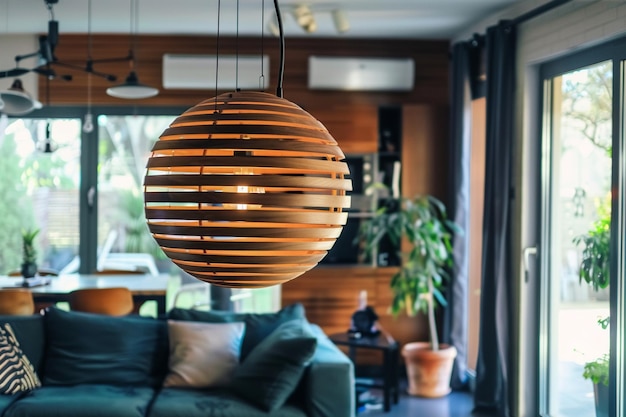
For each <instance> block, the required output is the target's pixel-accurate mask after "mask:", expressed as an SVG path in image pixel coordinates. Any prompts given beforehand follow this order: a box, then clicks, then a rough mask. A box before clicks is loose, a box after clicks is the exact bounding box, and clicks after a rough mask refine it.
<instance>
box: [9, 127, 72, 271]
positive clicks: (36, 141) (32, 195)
mask: <svg viewBox="0 0 626 417" xmlns="http://www.w3.org/2000/svg"><path fill="white" fill-rule="evenodd" d="M80 134H81V131H80V121H79V120H77V119H50V120H46V119H13V118H7V117H6V116H3V117H2V118H1V119H0V152H2V155H3V157H2V158H0V176H1V181H0V194H1V195H2V196H3V199H2V203H0V227H1V228H2V230H3V233H2V234H0V246H1V247H2V251H0V271H2V272H3V273H6V272H9V271H13V270H18V269H20V265H21V263H22V241H21V232H22V230H25V229H39V230H40V232H39V235H38V237H37V240H36V249H37V252H38V264H39V267H40V268H41V267H45V268H52V269H56V270H61V269H63V268H64V267H65V266H66V265H67V264H68V263H69V262H70V261H72V259H74V257H75V256H76V254H77V253H78V244H79V236H78V234H79V203H78V201H79V200H78V195H79V194H78V189H79V183H80V146H81V145H80ZM46 144H48V146H47V147H46Z"/></svg>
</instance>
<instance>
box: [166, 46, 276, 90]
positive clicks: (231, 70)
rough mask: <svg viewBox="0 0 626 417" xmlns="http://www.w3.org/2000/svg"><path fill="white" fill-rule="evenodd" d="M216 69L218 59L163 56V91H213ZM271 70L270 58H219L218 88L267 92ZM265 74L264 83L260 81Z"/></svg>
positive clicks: (222, 56) (230, 56) (251, 56)
mask: <svg viewBox="0 0 626 417" xmlns="http://www.w3.org/2000/svg"><path fill="white" fill-rule="evenodd" d="M261 61H262V62H263V67H262V68H263V72H261ZM217 65H218V59H217V57H216V56H215V55H180V54H164V55H163V88H165V89H192V90H214V89H215V70H216V67H217ZM269 68H270V59H269V57H268V56H267V55H263V59H262V57H261V55H239V56H238V57H237V56H235V55H220V56H219V68H218V74H217V88H218V89H219V90H234V89H235V88H240V89H242V90H265V89H266V88H267V87H268V84H269V82H268V78H269ZM262 73H263V74H264V77H263V80H261V79H260V76H261V74H262ZM237 74H238V76H237Z"/></svg>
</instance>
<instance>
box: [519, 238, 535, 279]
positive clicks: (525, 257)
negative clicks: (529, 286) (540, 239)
mask: <svg viewBox="0 0 626 417" xmlns="http://www.w3.org/2000/svg"><path fill="white" fill-rule="evenodd" d="M531 256H537V246H528V247H526V248H524V249H523V250H522V261H523V262H524V282H528V275H529V273H530V257H531Z"/></svg>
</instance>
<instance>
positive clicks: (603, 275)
mask: <svg viewBox="0 0 626 417" xmlns="http://www.w3.org/2000/svg"><path fill="white" fill-rule="evenodd" d="M573 242H574V244H575V245H576V246H582V247H583V249H582V259H581V262H580V268H579V270H578V278H579V282H580V283H581V284H582V283H583V282H585V283H587V284H589V285H591V287H592V288H593V290H594V291H596V292H597V291H600V290H602V289H605V288H608V286H609V282H610V275H609V268H610V264H609V255H610V242H611V213H610V211H609V210H604V211H603V215H602V217H601V218H600V219H599V220H598V221H596V222H595V223H594V224H593V226H592V227H591V229H590V230H589V231H588V232H587V233H586V234H584V235H580V236H576V237H575V238H574V239H573ZM598 324H600V326H602V328H603V329H605V330H606V329H607V328H608V327H609V324H610V317H606V318H603V319H600V320H598ZM583 377H584V378H585V379H589V380H591V382H592V383H593V393H594V400H595V407H596V417H608V415H609V414H608V409H609V389H608V388H609V354H608V353H605V354H604V355H602V356H600V357H599V358H597V359H595V360H592V361H589V362H586V363H585V366H584V368H583Z"/></svg>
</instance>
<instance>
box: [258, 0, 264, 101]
mask: <svg viewBox="0 0 626 417" xmlns="http://www.w3.org/2000/svg"><path fill="white" fill-rule="evenodd" d="M264 44H265V0H261V75H260V76H259V90H261V91H265V70H264V69H263V65H264V64H265V56H264V53H265V51H264V49H265V48H264Z"/></svg>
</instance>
